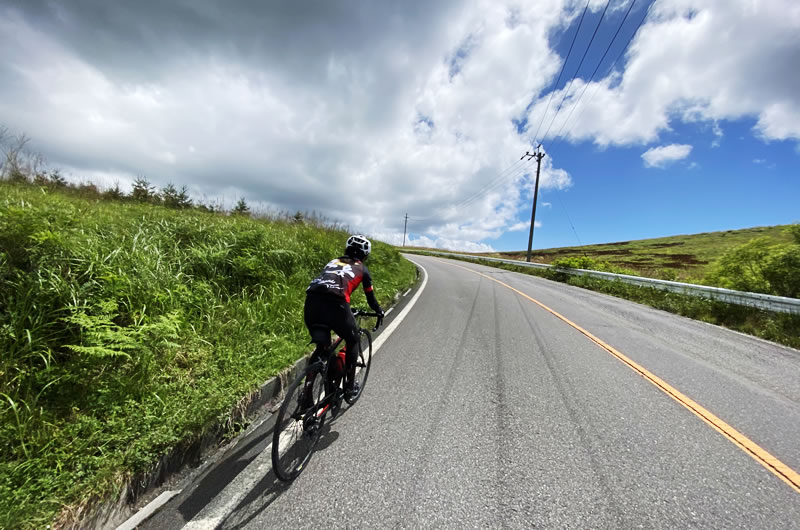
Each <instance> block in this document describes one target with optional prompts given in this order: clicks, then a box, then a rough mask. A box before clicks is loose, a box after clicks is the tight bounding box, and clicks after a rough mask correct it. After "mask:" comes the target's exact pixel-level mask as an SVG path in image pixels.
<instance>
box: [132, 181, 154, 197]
mask: <svg viewBox="0 0 800 530" xmlns="http://www.w3.org/2000/svg"><path fill="white" fill-rule="evenodd" d="M156 198H157V195H156V188H155V186H151V185H150V181H148V180H147V179H146V178H144V177H136V180H135V181H134V182H133V188H132V190H131V199H133V200H134V201H136V202H153V199H156Z"/></svg>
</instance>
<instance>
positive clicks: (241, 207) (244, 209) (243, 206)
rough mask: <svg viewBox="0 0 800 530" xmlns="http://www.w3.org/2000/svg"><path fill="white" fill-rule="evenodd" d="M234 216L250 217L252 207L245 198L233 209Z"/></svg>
mask: <svg viewBox="0 0 800 530" xmlns="http://www.w3.org/2000/svg"><path fill="white" fill-rule="evenodd" d="M232 213H233V214H234V215H250V207H249V206H248V205H247V202H246V201H245V200H244V198H241V199H239V202H237V203H236V207H235V208H234V209H233V212H232Z"/></svg>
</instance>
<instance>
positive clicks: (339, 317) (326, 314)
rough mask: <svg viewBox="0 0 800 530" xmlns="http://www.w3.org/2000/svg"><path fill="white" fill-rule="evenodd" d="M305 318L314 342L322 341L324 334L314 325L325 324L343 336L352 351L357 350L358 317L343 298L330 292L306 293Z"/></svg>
mask: <svg viewBox="0 0 800 530" xmlns="http://www.w3.org/2000/svg"><path fill="white" fill-rule="evenodd" d="M303 320H304V321H305V323H306V327H307V328H308V331H309V333H311V340H313V341H314V342H317V343H318V342H320V340H321V339H322V338H323V336H324V335H322V333H321V330H320V329H319V328H317V329H315V328H314V326H315V325H316V326H325V327H327V328H329V329H332V330H333V331H334V333H336V334H337V335H339V336H340V337H342V338H343V339H344V340H345V341H346V342H347V345H348V349H349V350H350V351H356V350H355V345H356V344H357V343H358V328H357V327H356V319H355V318H353V313H352V312H351V311H350V304H348V303H347V302H345V301H344V300H343V299H342V298H340V297H337V296H332V295H329V294H320V293H313V292H309V293H306V304H305V307H304V309H303ZM327 337H330V333H327Z"/></svg>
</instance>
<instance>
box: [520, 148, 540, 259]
mask: <svg viewBox="0 0 800 530" xmlns="http://www.w3.org/2000/svg"><path fill="white" fill-rule="evenodd" d="M541 147H542V144H539V147H537V148H536V152H535V153H528V152H527V151H525V154H524V155H522V158H525V157H526V156H527V157H528V160H530V159H532V158H535V159H536V185H535V187H534V189H533V210H532V211H531V233H530V235H529V236H528V257H527V258H526V259H525V261H527V262H528V263H530V262H531V247H532V246H533V224H534V222H535V221H536V198H537V197H538V195H539V170H540V169H541V168H542V158H544V153H542V152H541V151H540V148H541ZM522 158H520V160H522Z"/></svg>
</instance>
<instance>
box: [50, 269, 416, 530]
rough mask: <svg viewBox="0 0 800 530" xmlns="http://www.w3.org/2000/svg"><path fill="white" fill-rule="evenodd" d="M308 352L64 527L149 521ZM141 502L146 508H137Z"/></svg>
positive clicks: (401, 299)
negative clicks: (223, 417) (110, 498)
mask: <svg viewBox="0 0 800 530" xmlns="http://www.w3.org/2000/svg"><path fill="white" fill-rule="evenodd" d="M420 279H421V274H420V270H419V268H417V277H416V280H415V283H414V285H413V286H412V287H411V289H408V290H407V291H405V293H398V294H397V295H396V296H395V298H394V302H393V303H392V304H391V305H390V306H389V307H387V311H389V310H391V309H395V308H397V307H398V306H403V305H405V302H406V301H407V300H409V299H410V298H412V297H409V296H408V295H409V294H410V293H414V292H416V291H417V290H418V289H419V288H420V285H421V281H420ZM392 313H393V315H392V318H393V317H394V316H395V314H396V313H397V312H396V311H392ZM387 320H388V316H387ZM386 327H388V322H387V325H386V326H384V328H383V329H384V330H385V329H386ZM381 334H382V332H379V333H378V334H377V335H376V336H375V339H377V337H378V336H380V335H381ZM310 353H311V352H309V354H308V355H305V356H304V357H302V358H300V359H298V360H297V362H295V363H294V365H292V366H291V367H289V368H287V369H285V370H283V371H282V372H280V373H279V374H278V375H276V376H274V377H272V378H270V379H269V380H267V381H266V382H264V383H263V384H262V385H261V387H260V388H259V389H258V390H256V391H255V392H253V393H251V394H250V395H248V396H245V397H244V398H243V399H242V400H240V402H239V404H237V405H236V406H234V407H233V409H232V410H231V412H230V414H229V415H228V418H227V419H226V420H225V421H224V422H220V423H217V424H215V425H213V426H211V427H209V428H208V430H207V431H206V432H205V433H204V434H203V436H202V437H200V438H199V439H197V440H195V441H193V442H191V443H188V444H186V445H182V446H179V447H177V448H175V449H173V450H172V451H170V452H169V453H167V454H165V455H163V456H162V457H161V458H159V460H158V462H157V463H156V464H155V465H154V467H153V469H152V470H150V471H149V472H146V473H141V474H139V475H137V476H135V477H134V478H133V479H131V480H130V481H129V483H128V484H126V485H125V486H123V488H122V490H121V491H120V493H119V495H118V496H117V499H116V500H115V501H109V502H106V503H102V504H100V505H99V506H98V507H96V508H95V509H94V510H93V513H92V514H91V515H90V516H89V517H86V518H85V519H80V520H76V521H75V522H73V523H72V524H70V525H67V526H65V527H64V528H68V529H93V530H105V529H110V528H117V529H124V528H135V527H136V525H138V524H140V523H141V522H143V521H144V520H146V519H148V518H150V517H151V516H152V515H153V514H155V513H156V512H157V511H158V510H159V509H160V508H161V507H163V506H164V505H165V504H166V503H167V502H168V501H169V500H170V499H171V498H172V497H174V496H175V495H177V494H178V493H180V491H181V490H182V489H183V488H184V487H185V486H186V485H187V484H189V483H191V481H192V479H193V478H195V477H197V476H198V475H200V474H201V473H204V472H205V471H206V470H207V469H208V468H209V467H211V466H212V465H214V464H215V463H216V462H218V461H220V460H221V459H223V458H224V456H225V455H226V454H228V453H229V452H230V451H233V450H235V449H236V447H237V446H238V444H239V442H240V441H241V440H243V439H244V438H246V436H247V434H249V433H250V432H252V431H253V430H254V429H256V428H257V427H259V426H260V425H261V424H262V423H263V421H265V420H266V419H268V418H269V417H270V416H271V415H272V413H274V412H276V411H277V407H278V405H280V402H281V400H280V396H281V395H282V394H283V391H284V390H285V389H286V388H287V387H288V386H289V385H290V384H291V383H292V381H294V379H295V378H296V377H297V374H298V373H299V372H300V371H301V370H302V369H303V368H304V367H305V366H306V361H307V359H308V357H309V355H310ZM259 420H262V421H259ZM244 422H247V423H248V424H249V425H248V427H247V428H246V429H244V430H243V431H242V432H239V433H237V434H236V436H235V437H234V438H233V439H232V440H231V441H229V442H228V443H226V444H223V445H220V443H221V442H222V441H223V440H224V438H225V435H226V433H229V432H230V427H231V426H232V425H235V424H237V423H244ZM144 503H146V504H145V505H144V506H142V504H144ZM76 519H79V517H77V518H76Z"/></svg>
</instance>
